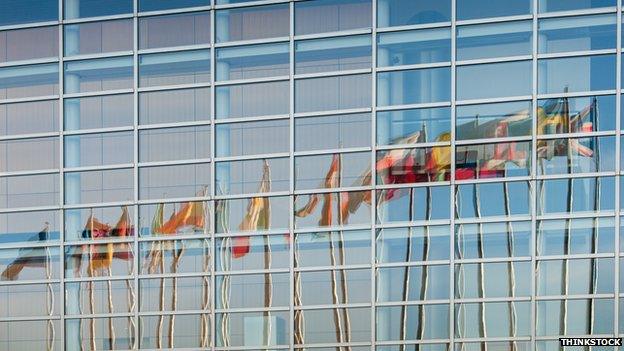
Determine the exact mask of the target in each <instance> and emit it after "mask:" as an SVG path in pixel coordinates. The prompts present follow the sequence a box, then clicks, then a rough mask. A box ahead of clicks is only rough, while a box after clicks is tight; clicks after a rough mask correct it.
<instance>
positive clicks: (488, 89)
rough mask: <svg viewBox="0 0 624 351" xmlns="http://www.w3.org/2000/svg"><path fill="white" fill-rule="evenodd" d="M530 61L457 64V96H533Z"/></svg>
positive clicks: (461, 98) (467, 98) (470, 97)
mask: <svg viewBox="0 0 624 351" xmlns="http://www.w3.org/2000/svg"><path fill="white" fill-rule="evenodd" d="M531 67H532V62H531V61H516V62H503V63H491V64H483V65H470V66H460V67H457V99H458V100H470V99H483V98H498V97H507V96H524V95H531V87H532V84H531V81H532V79H531V77H532V75H531Z"/></svg>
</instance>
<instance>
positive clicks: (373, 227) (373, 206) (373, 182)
mask: <svg viewBox="0 0 624 351" xmlns="http://www.w3.org/2000/svg"><path fill="white" fill-rule="evenodd" d="M372 3H373V6H372V12H373V14H372V22H373V23H372V29H373V30H372V38H371V44H372V45H373V48H372V55H373V57H372V60H371V62H372V73H371V75H372V76H371V84H372V88H373V93H372V95H371V96H372V101H371V107H372V109H371V117H370V118H371V144H370V145H371V186H372V188H373V190H370V191H372V194H371V211H370V216H371V243H370V244H371V258H370V265H371V268H370V269H371V272H370V277H371V278H370V279H371V285H370V286H371V326H370V328H371V350H375V349H376V348H377V346H376V344H375V341H376V339H377V330H376V326H377V308H376V302H377V280H376V277H377V256H376V252H377V246H376V236H377V206H376V204H377V190H376V185H377V166H376V163H377V0H373V1H372ZM410 210H411V209H410Z"/></svg>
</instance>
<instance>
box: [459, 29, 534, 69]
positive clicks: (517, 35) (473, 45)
mask: <svg viewBox="0 0 624 351" xmlns="http://www.w3.org/2000/svg"><path fill="white" fill-rule="evenodd" d="M532 27H533V25H532V23H531V21H521V22H506V23H495V24H477V25H472V26H460V27H458V28H457V59H458V60H474V59H480V58H491V57H504V56H518V55H530V54H531V51H532V43H531V38H532V37H533V34H532V33H533V28H532Z"/></svg>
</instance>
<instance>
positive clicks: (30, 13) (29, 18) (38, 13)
mask: <svg viewBox="0 0 624 351" xmlns="http://www.w3.org/2000/svg"><path fill="white" fill-rule="evenodd" d="M58 4H59V1H58V0H4V1H2V2H0V26H9V25H12V24H21V23H33V22H45V21H56V20H58V12H59V10H58Z"/></svg>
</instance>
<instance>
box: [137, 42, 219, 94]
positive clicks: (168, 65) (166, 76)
mask: <svg viewBox="0 0 624 351" xmlns="http://www.w3.org/2000/svg"><path fill="white" fill-rule="evenodd" d="M209 81H210V50H193V51H180V52H172V53H162V54H150V55H141V56H140V57H139V85H140V86H142V87H145V86H157V85H175V84H190V83H205V82H209Z"/></svg>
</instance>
